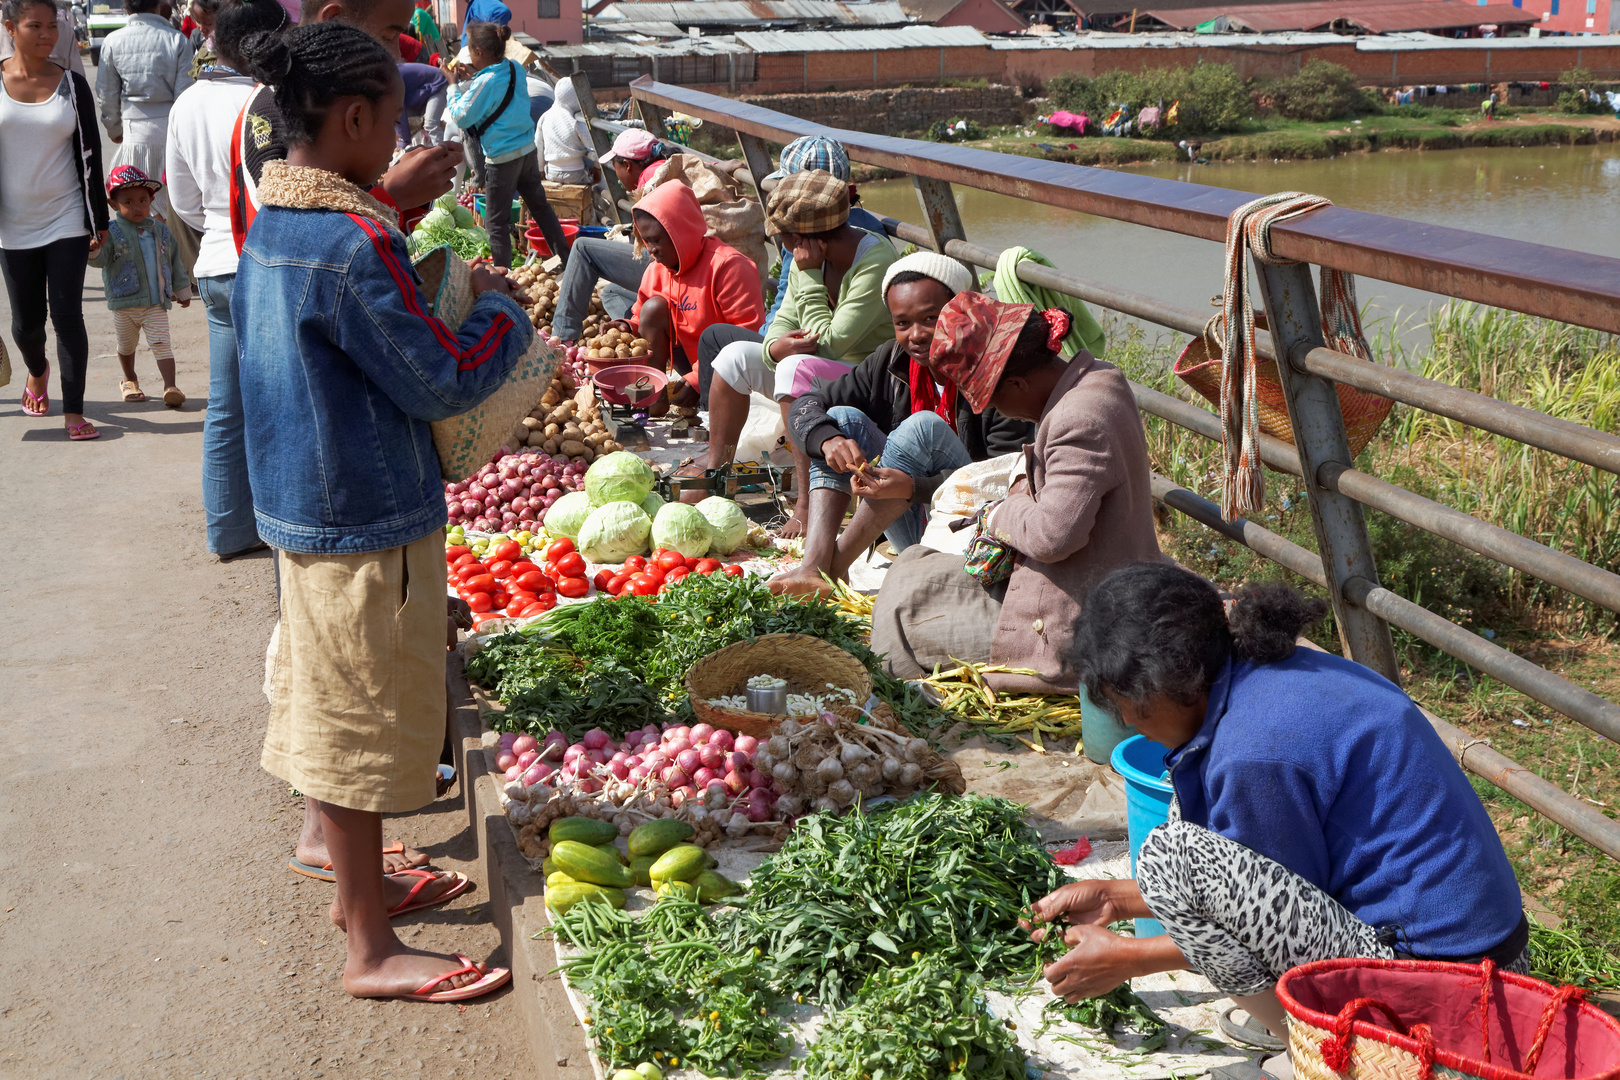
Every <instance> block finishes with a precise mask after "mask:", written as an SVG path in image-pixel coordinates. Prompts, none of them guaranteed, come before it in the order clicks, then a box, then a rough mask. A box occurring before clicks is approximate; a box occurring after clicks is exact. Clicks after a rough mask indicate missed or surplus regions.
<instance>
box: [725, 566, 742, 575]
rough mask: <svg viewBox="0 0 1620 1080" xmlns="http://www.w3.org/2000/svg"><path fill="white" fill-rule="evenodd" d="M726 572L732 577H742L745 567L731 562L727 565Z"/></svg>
mask: <svg viewBox="0 0 1620 1080" xmlns="http://www.w3.org/2000/svg"><path fill="white" fill-rule="evenodd" d="M726 574H727V575H728V576H730V577H742V576H743V568H742V567H740V566H738V565H737V564H736V563H731V564H729V565H728V566H727V567H726Z"/></svg>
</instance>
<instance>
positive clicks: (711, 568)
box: [692, 559, 720, 574]
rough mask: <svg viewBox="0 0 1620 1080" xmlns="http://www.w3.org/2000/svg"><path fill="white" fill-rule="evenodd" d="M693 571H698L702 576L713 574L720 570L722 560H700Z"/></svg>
mask: <svg viewBox="0 0 1620 1080" xmlns="http://www.w3.org/2000/svg"><path fill="white" fill-rule="evenodd" d="M692 569H693V570H696V571H697V572H698V573H700V574H712V573H714V572H715V571H716V570H718V569H720V560H719V559H699V560H698V561H697V565H696V566H694V567H692Z"/></svg>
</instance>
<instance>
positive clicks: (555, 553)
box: [546, 536, 574, 562]
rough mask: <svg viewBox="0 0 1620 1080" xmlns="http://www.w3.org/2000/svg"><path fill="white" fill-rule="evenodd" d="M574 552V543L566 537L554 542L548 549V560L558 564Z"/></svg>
mask: <svg viewBox="0 0 1620 1080" xmlns="http://www.w3.org/2000/svg"><path fill="white" fill-rule="evenodd" d="M573 550H574V542H573V541H572V540H570V539H568V538H567V537H566V536H565V537H563V538H562V539H561V540H557V541H554V542H553V543H552V545H551V546H550V547H548V548H546V558H547V559H548V560H549V561H551V562H556V561H557V560H558V559H560V558H562V557H563V556H564V555H567V554H568V553H569V552H571V551H573Z"/></svg>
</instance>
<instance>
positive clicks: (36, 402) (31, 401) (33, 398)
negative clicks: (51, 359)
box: [22, 364, 51, 416]
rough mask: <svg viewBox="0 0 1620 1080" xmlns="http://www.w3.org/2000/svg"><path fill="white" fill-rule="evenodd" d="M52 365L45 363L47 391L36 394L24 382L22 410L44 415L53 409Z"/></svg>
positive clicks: (30, 414)
mask: <svg viewBox="0 0 1620 1080" xmlns="http://www.w3.org/2000/svg"><path fill="white" fill-rule="evenodd" d="M50 387H51V365H49V364H46V365H45V392H44V393H43V394H36V393H34V392H33V391H32V390H30V389H28V383H27V382H24V383H23V393H22V410H23V412H25V413H27V414H28V415H29V416H44V415H45V414H46V413H48V412H50V411H51V388H50Z"/></svg>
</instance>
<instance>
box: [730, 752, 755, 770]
mask: <svg viewBox="0 0 1620 1080" xmlns="http://www.w3.org/2000/svg"><path fill="white" fill-rule="evenodd" d="M724 765H725V768H726V772H734V773H736V774H737V775H739V776H744V775H747V773H748V769H749V767H750V766H751V765H753V762H752V761H749V760H748V755H747V754H745V753H743V752H742V751H741V750H733V751H732V752H731V753H729V754H727V755H726V759H725V762H724Z"/></svg>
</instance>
